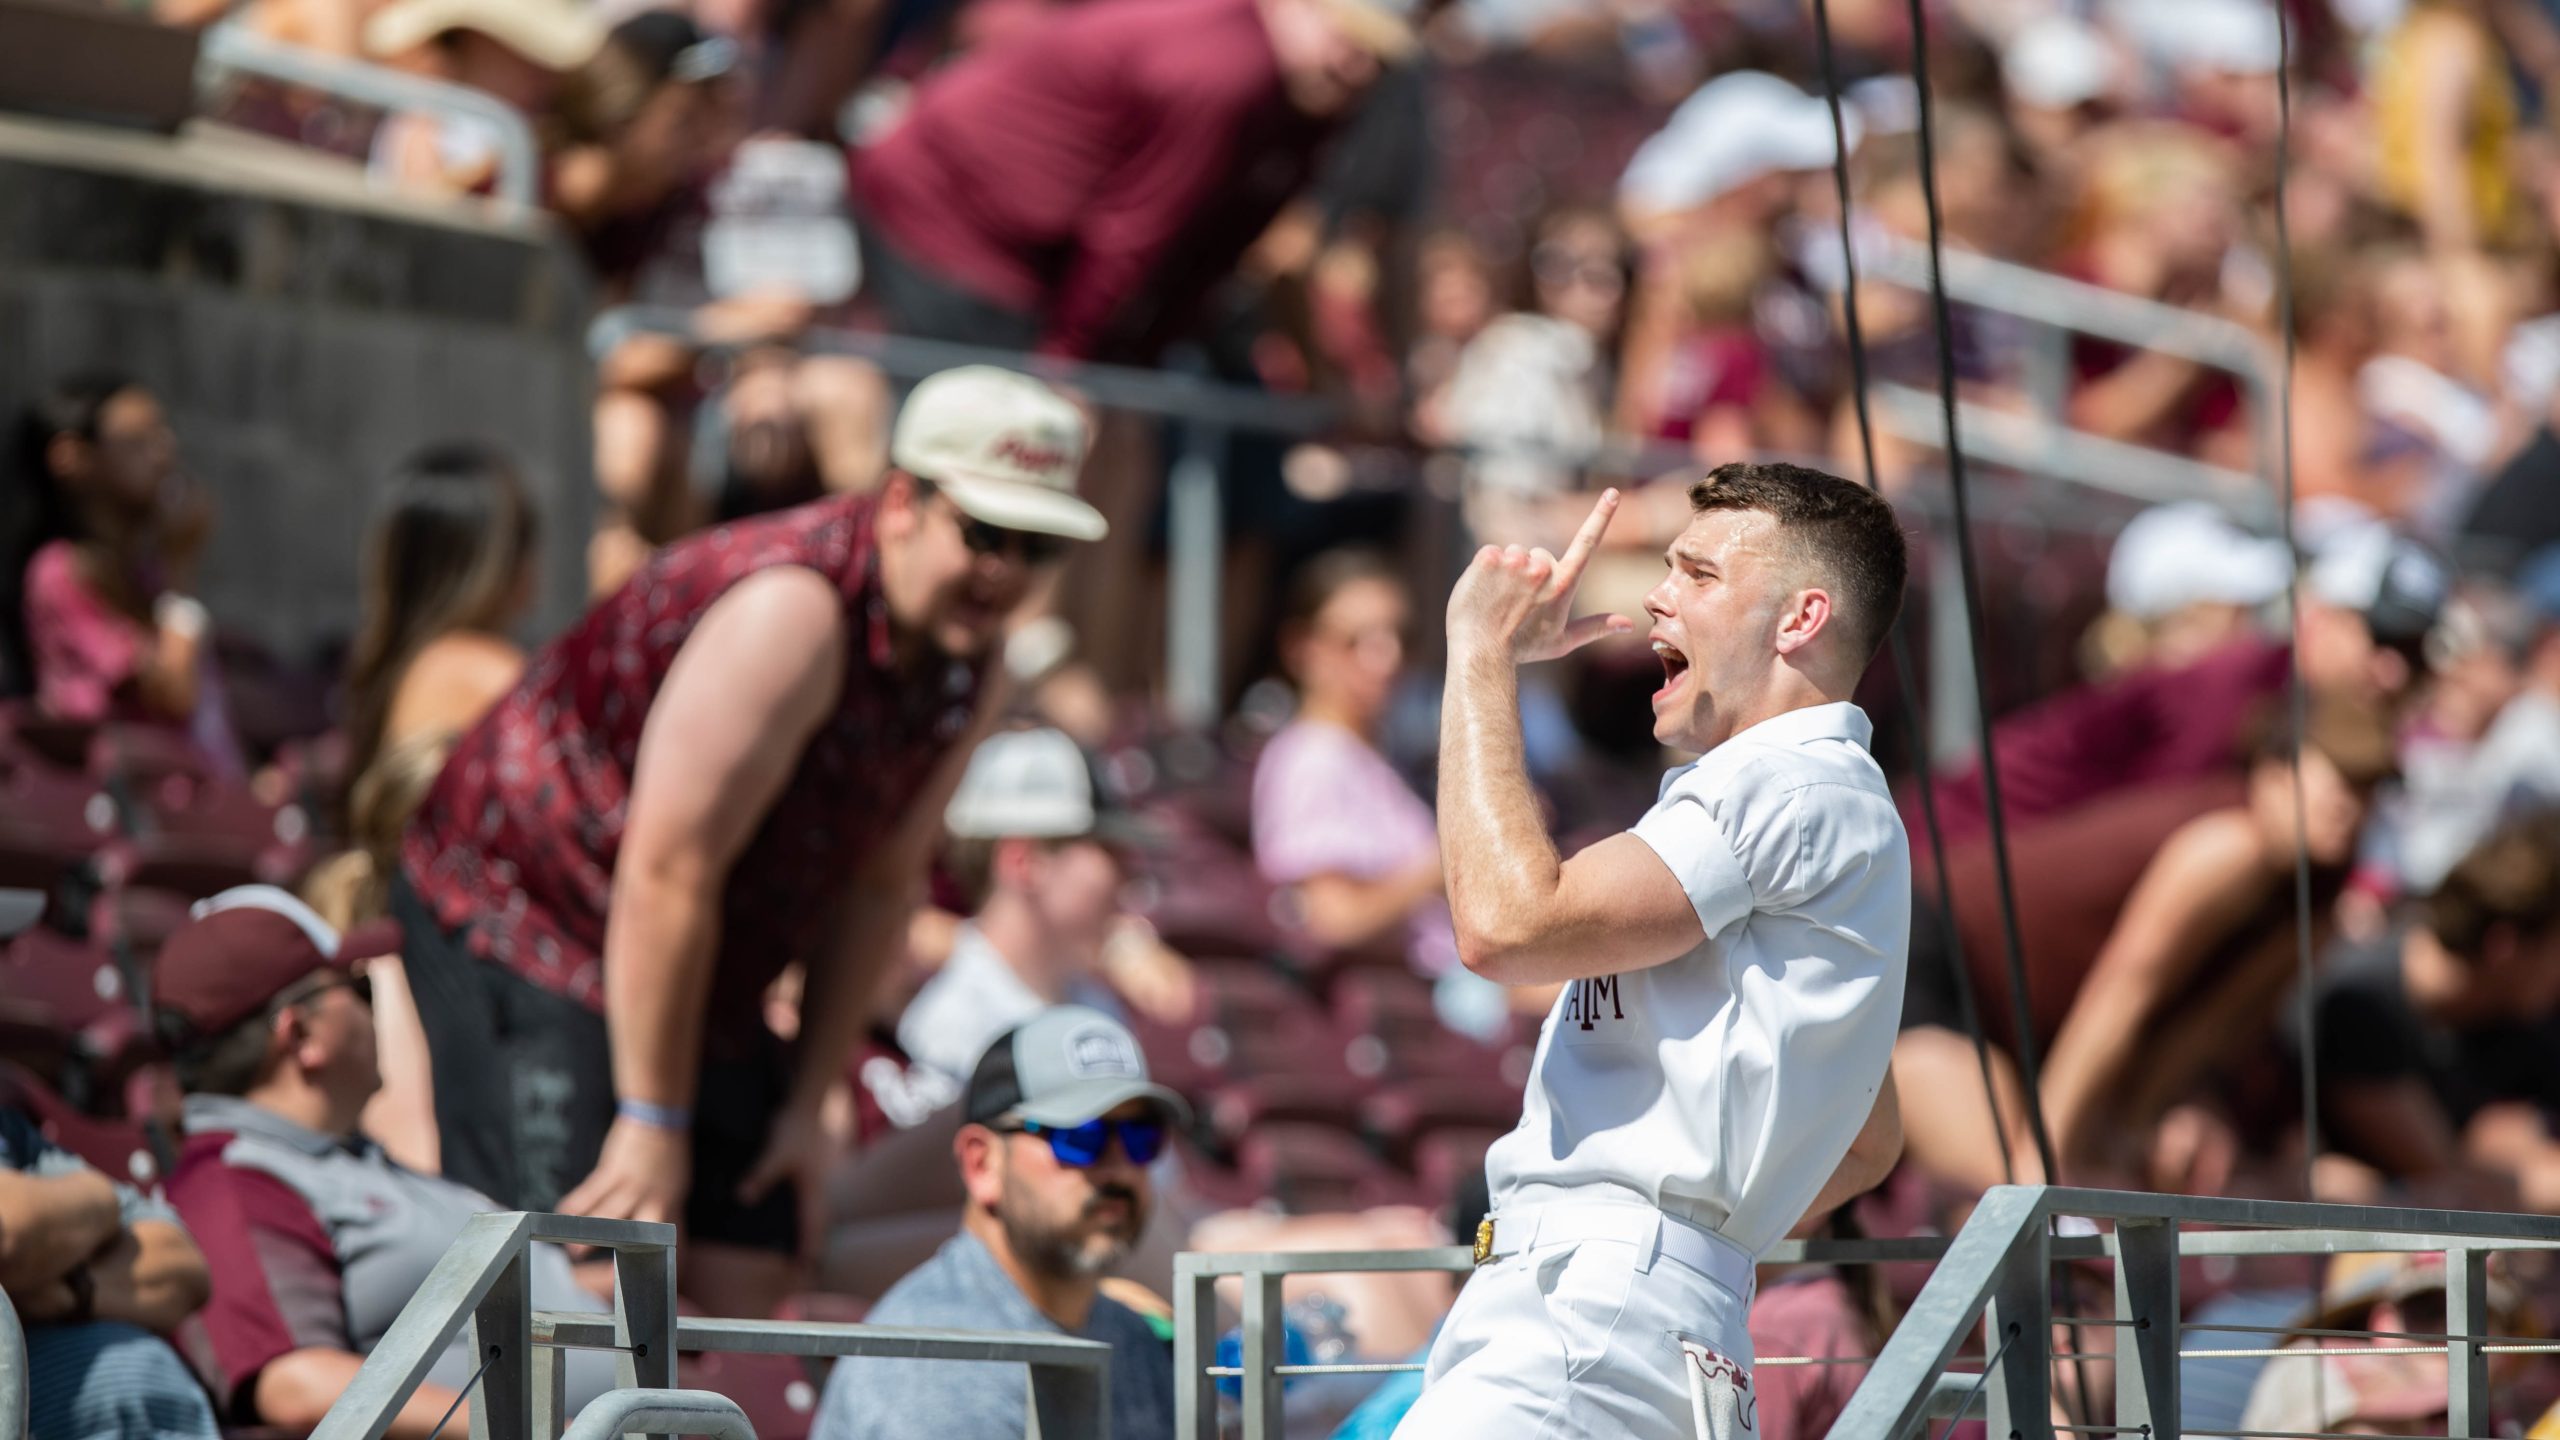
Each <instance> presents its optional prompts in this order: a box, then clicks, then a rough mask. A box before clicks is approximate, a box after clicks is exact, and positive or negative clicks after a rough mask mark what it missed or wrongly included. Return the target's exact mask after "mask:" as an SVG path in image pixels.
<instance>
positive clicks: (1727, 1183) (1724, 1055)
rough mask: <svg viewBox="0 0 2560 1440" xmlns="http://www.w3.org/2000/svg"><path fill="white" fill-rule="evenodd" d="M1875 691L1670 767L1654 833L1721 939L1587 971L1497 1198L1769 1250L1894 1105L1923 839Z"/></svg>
mask: <svg viewBox="0 0 2560 1440" xmlns="http://www.w3.org/2000/svg"><path fill="white" fill-rule="evenodd" d="M1870 733H1871V730H1870V726H1869V725H1868V722H1867V717H1866V715H1865V713H1864V712H1862V711H1860V710H1859V709H1858V708H1857V707H1856V706H1854V705H1849V704H1845V703H1843V704H1832V705H1817V706H1811V707H1808V708H1806V709H1802V710H1792V711H1789V712H1787V713H1786V714H1784V715H1780V716H1777V717H1776V718H1774V719H1770V720H1765V721H1763V722H1761V723H1760V724H1758V725H1754V726H1752V727H1751V728H1750V729H1748V730H1745V731H1743V732H1742V733H1741V734H1739V735H1736V736H1734V737H1733V738H1731V739H1730V740H1727V741H1726V742H1725V743H1723V744H1722V745H1719V746H1717V747H1716V748H1715V749H1714V750H1713V751H1710V752H1709V753H1708V754H1707V755H1706V756H1705V758H1703V759H1701V760H1699V761H1698V762H1697V763H1695V764H1693V765H1690V766H1687V767H1686V768H1683V769H1679V770H1674V771H1672V772H1671V773H1670V774H1668V775H1666V776H1664V777H1663V783H1662V793H1661V798H1660V799H1659V800H1657V801H1656V802H1655V804H1654V807H1653V808H1652V809H1651V810H1649V811H1647V812H1646V813H1645V816H1644V818H1643V819H1642V820H1639V821H1638V822H1636V826H1635V830H1634V833H1635V835H1636V838H1638V839H1640V840H1642V841H1644V842H1645V843H1646V844H1647V845H1649V846H1651V847H1652V848H1653V851H1654V853H1655V854H1657V855H1659V856H1660V857H1661V858H1662V862H1663V863H1664V864H1665V865H1667V866H1669V867H1670V869H1671V873H1672V874H1673V875H1676V876H1678V877H1679V880H1680V884H1681V886H1682V888H1683V889H1685V890H1687V891H1688V893H1689V903H1690V904H1692V905H1693V906H1695V907H1696V908H1697V912H1698V923H1699V924H1700V926H1701V927H1702V928H1704V930H1705V931H1706V936H1707V938H1706V941H1705V943H1704V944H1702V945H1700V946H1699V947H1698V948H1697V949H1695V950H1692V951H1690V952H1689V953H1688V954H1687V955H1684V956H1682V957H1681V958H1679V959H1677V960H1674V961H1672V962H1671V963H1669V964H1667V965H1657V966H1653V967H1651V968H1648V969H1642V970H1634V971H1628V972H1626V973H1622V974H1607V973H1605V972H1607V971H1608V970H1609V968H1610V967H1609V964H1608V959H1607V957H1605V956H1594V957H1592V958H1593V964H1592V969H1593V971H1594V972H1595V973H1598V976H1599V978H1595V979H1590V980H1578V981H1575V982H1573V983H1572V984H1570V985H1567V986H1566V987H1565V989H1564V993H1563V994H1561V995H1559V996H1558V997H1557V998H1556V1004H1555V1008H1554V1009H1553V1010H1552V1011H1550V1012H1549V1013H1548V1015H1547V1020H1546V1026H1545V1028H1544V1030H1543V1031H1542V1032H1541V1033H1540V1035H1539V1037H1538V1054H1537V1060H1536V1062H1535V1064H1534V1065H1533V1066H1532V1068H1531V1070H1530V1074H1529V1091H1528V1098H1527V1103H1526V1105H1525V1106H1524V1107H1523V1112H1522V1114H1521V1117H1520V1125H1519V1128H1517V1129H1515V1130H1513V1131H1512V1132H1511V1133H1510V1134H1508V1135H1506V1136H1504V1137H1503V1138H1502V1139H1501V1140H1500V1141H1499V1142H1497V1143H1496V1144H1495V1145H1494V1147H1493V1150H1492V1152H1491V1153H1490V1154H1489V1155H1488V1156H1487V1157H1486V1162H1485V1163H1486V1168H1487V1172H1488V1176H1489V1178H1490V1180H1491V1182H1492V1187H1493V1199H1494V1206H1495V1209H1496V1210H1500V1209H1501V1208H1502V1207H1504V1206H1507V1205H1539V1204H1548V1203H1554V1202H1558V1201H1565V1200H1612V1199H1614V1200H1635V1201H1641V1202H1644V1203H1648V1204H1654V1205H1659V1206H1660V1207H1662V1208H1663V1209H1664V1210H1665V1211H1668V1212H1670V1213H1671V1214H1674V1215H1677V1216H1679V1217H1681V1218H1683V1219H1686V1220H1689V1221H1692V1222H1694V1223H1696V1224H1699V1225H1703V1226H1706V1227H1707V1228H1709V1229H1712V1230H1716V1231H1719V1232H1721V1233H1722V1234H1723V1235H1724V1236H1725V1237H1726V1238H1727V1239H1730V1240H1732V1241H1734V1242H1735V1243H1736V1244H1738V1245H1741V1246H1742V1247H1744V1248H1745V1249H1748V1250H1750V1251H1751V1252H1752V1253H1754V1254H1760V1253H1762V1252H1765V1251H1766V1250H1767V1249H1768V1248H1769V1247H1770V1246H1772V1245H1774V1244H1776V1243H1777V1242H1778V1241H1780V1240H1782V1239H1784V1238H1786V1233H1787V1231H1788V1230H1789V1229H1790V1228H1792V1227H1793V1226H1794V1224H1795V1222H1796V1221H1797V1220H1798V1219H1799V1218H1801V1217H1802V1216H1803V1214H1804V1211H1805V1209H1806V1207H1808V1206H1810V1205H1811V1204H1812V1203H1813V1201H1814V1198H1815V1197H1816V1196H1817V1195H1818V1194H1820V1193H1821V1190H1822V1186H1823V1182H1824V1181H1826V1180H1828V1179H1829V1178H1830V1177H1831V1172H1832V1171H1833V1170H1835V1169H1837V1168H1838V1166H1839V1164H1840V1160H1841V1157H1842V1156H1844V1155H1846V1154H1847V1153H1848V1151H1849V1145H1850V1143H1851V1142H1852V1141H1853V1140H1855V1139H1856V1138H1857V1135H1858V1131H1859V1128H1860V1127H1861V1126H1863V1125H1864V1124H1865V1123H1866V1119H1867V1114H1868V1112H1869V1110H1871V1109H1872V1108H1873V1106H1874V1102H1875V1097H1876V1091H1877V1088H1878V1087H1879V1086H1880V1085H1881V1084H1882V1083H1883V1080H1884V1073H1885V1067H1886V1064H1887V1063H1888V1062H1889V1061H1890V1059H1891V1058H1892V1053H1893V1037H1894V1031H1895V1028H1896V1026H1897V1024H1898V1023H1899V1019H1900V1016H1901V1011H1902V982H1903V965H1904V960H1905V952H1906V949H1907V947H1908V945H1909V941H1910V934H1911V852H1910V846H1909V843H1908V842H1907V841H1906V840H1905V838H1904V836H1903V833H1902V820H1901V817H1900V816H1899V815H1898V814H1897V813H1896V811H1895V810H1894V805H1893V797H1892V795H1891V793H1890V792H1889V791H1888V790H1887V788H1886V786H1885V780H1884V772H1883V771H1882V770H1880V769H1879V768H1877V765H1876V762H1875V759H1874V757H1873V756H1871V755H1869V754H1868V753H1867V749H1866V745H1867V740H1868V736H1869V734H1870Z"/></svg>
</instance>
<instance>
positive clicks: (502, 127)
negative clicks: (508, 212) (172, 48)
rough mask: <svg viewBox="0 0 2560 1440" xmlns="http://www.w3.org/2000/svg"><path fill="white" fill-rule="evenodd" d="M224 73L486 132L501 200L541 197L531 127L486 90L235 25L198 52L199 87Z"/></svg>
mask: <svg viewBox="0 0 2560 1440" xmlns="http://www.w3.org/2000/svg"><path fill="white" fill-rule="evenodd" d="M225 71H237V72H240V73H242V74H248V75H258V76H263V77H265V78H266V79H269V80H279V81H282V82H284V83H285V84H287V85H299V86H302V87H305V88H307V89H312V90H320V91H325V92H327V93H328V94H331V95H337V96H342V97H344V98H346V99H349V100H354V101H356V102H358V103H360V104H364V105H369V106H373V107H375V108H378V109H383V110H423V111H428V112H431V113H436V114H443V115H452V116H458V117H462V118H466V119H468V120H470V121H471V122H472V123H474V124H477V125H483V126H486V127H488V130H489V132H490V139H491V143H493V144H494V145H495V146H496V147H497V150H498V173H497V178H496V181H495V187H496V196H497V199H498V200H499V201H500V202H501V203H503V204H505V205H508V206H511V207H513V208H515V209H518V210H530V209H532V208H533V204H534V201H535V200H536V198H537V197H538V196H539V193H540V188H541V178H542V153H541V151H540V149H539V148H537V147H536V146H535V144H534V143H533V125H532V123H531V122H530V121H528V120H526V119H525V117H524V115H523V114H522V113H521V112H519V111H518V110H517V109H516V108H515V107H514V106H512V105H509V104H508V103H507V102H505V101H503V100H501V99H499V98H498V97H496V96H495V95H491V94H488V93H487V92H485V91H480V90H474V89H472V88H470V87H469V86H466V85H453V84H448V83H446V82H444V81H441V80H430V79H427V78H426V77H424V76H420V75H409V74H404V73H403V72H401V71H398V70H390V69H385V68H384V67H382V66H380V65H368V64H366V63H364V62H363V61H360V60H349V59H345V58H343V57H341V56H336V55H331V54H327V53H325V52H323V51H319V50H312V49H307V48H305V47H303V46H300V45H287V44H285V43H284V42H282V41H279V40H271V39H269V38H267V37H266V36H264V35H261V34H259V33H257V32H256V31H254V30H251V29H249V28H248V27H247V26H246V25H243V24H241V23H240V22H239V21H237V20H225V21H222V22H221V23H219V24H216V25H214V26H211V27H210V28H208V29H207V30H206V31H205V32H204V36H203V39H202V41H201V43H200V47H199V49H198V51H197V60H196V88H197V89H198V90H199V91H203V90H207V89H211V88H212V87H213V86H214V85H215V84H216V83H218V82H219V80H220V79H221V77H222V74H223V72H225Z"/></svg>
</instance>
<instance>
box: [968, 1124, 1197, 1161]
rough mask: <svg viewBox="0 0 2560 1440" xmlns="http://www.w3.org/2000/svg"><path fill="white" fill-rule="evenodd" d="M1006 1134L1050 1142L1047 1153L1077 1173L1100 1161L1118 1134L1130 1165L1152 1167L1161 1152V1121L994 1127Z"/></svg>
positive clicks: (1162, 1147)
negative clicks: (1112, 1139)
mask: <svg viewBox="0 0 2560 1440" xmlns="http://www.w3.org/2000/svg"><path fill="white" fill-rule="evenodd" d="M995 1128H996V1129H998V1130H1001V1131H1004V1132H1006V1133H1008V1134H1022V1135H1037V1136H1039V1137H1040V1138H1041V1139H1043V1140H1046V1141H1048V1142H1049V1153H1050V1154H1051V1155H1053V1156H1056V1157H1057V1161H1058V1163H1059V1164H1061V1165H1070V1166H1073V1167H1075V1168H1076V1169H1078V1170H1082V1169H1085V1168H1087V1167H1089V1166H1092V1165H1098V1164H1100V1163H1101V1162H1102V1156H1103V1153H1104V1152H1105V1151H1107V1150H1109V1149H1110V1148H1111V1137H1112V1135H1113V1133H1115V1132H1117V1133H1118V1135H1119V1136H1120V1148H1121V1149H1122V1150H1123V1151H1125V1152H1127V1154H1128V1156H1129V1163H1130V1164H1132V1165H1152V1164H1154V1163H1155V1162H1156V1157H1157V1156H1158V1155H1161V1154H1163V1153H1164V1135H1165V1129H1164V1122H1163V1121H1161V1120H1087V1121H1086V1122H1084V1123H1083V1124H1081V1125H1043V1124H1041V1123H1040V1122H1039V1121H1037V1120H1017V1121H1015V1122H1014V1123H1012V1124H1010V1125H999V1126H997V1127H995Z"/></svg>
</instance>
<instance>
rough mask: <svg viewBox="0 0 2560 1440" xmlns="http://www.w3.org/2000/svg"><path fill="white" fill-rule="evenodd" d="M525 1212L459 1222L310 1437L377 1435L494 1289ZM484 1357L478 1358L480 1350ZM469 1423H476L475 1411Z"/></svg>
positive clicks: (526, 1220)
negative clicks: (441, 1255) (457, 1229)
mask: <svg viewBox="0 0 2560 1440" xmlns="http://www.w3.org/2000/svg"><path fill="white" fill-rule="evenodd" d="M531 1228H532V1217H531V1216H529V1215H525V1214H523V1213H521V1212H512V1213H501V1214H493V1215H474V1216H472V1217H471V1219H470V1221H469V1223H467V1224H465V1225H464V1226H463V1227H462V1234H461V1236H460V1237H459V1238H457V1239H456V1240H455V1241H454V1242H453V1248H452V1249H449V1250H447V1251H445V1252H444V1258H443V1259H442V1260H439V1261H437V1262H436V1268H435V1269H433V1270H431V1271H429V1272H427V1283H425V1284H424V1285H421V1286H419V1287H418V1293H417V1294H416V1295H415V1296H414V1297H412V1298H411V1299H410V1301H409V1303H408V1304H407V1305H405V1306H403V1307H401V1310H400V1318H398V1319H396V1320H394V1321H392V1322H391V1328H390V1329H389V1330H387V1331H385V1332H384V1333H383V1336H382V1339H381V1341H380V1342H378V1343H377V1344H375V1346H374V1347H373V1353H372V1354H370V1355H367V1356H366V1357H365V1361H364V1366H363V1368H361V1369H359V1370H357V1371H356V1377H355V1379H353V1380H351V1381H349V1382H347V1388H346V1389H345V1390H343V1391H341V1392H340V1393H339V1395H338V1399H337V1403H335V1404H333V1405H331V1406H330V1407H329V1413H328V1414H326V1415H323V1416H321V1417H320V1423H319V1425H317V1426H316V1427H314V1428H313V1430H312V1432H311V1440H382V1436H383V1433H384V1432H385V1431H387V1430H389V1429H390V1428H391V1420H392V1417H393V1416H395V1415H397V1414H399V1413H400V1406H401V1405H402V1404H403V1403H404V1402H405V1401H407V1399H408V1398H409V1396H411V1395H413V1394H415V1393H416V1392H417V1389H418V1382H420V1381H422V1380H424V1379H426V1378H427V1372H428V1371H429V1370H430V1369H432V1368H433V1367H434V1365H435V1363H436V1357H438V1356H440V1355H442V1354H443V1353H444V1351H445V1347H446V1346H448V1345H451V1344H452V1343H453V1338H454V1337H455V1336H456V1335H459V1334H461V1333H462V1329H463V1326H464V1325H465V1324H466V1323H467V1322H468V1321H469V1319H470V1317H471V1312H472V1311H473V1310H474V1309H475V1308H476V1307H477V1306H478V1305H479V1303H480V1301H481V1300H482V1298H484V1297H485V1296H487V1295H488V1293H489V1292H490V1290H491V1289H492V1288H494V1287H495V1286H496V1285H497V1283H498V1279H499V1276H500V1275H502V1274H503V1273H504V1272H505V1271H506V1269H507V1267H508V1265H509V1264H510V1263H512V1262H513V1261H515V1260H516V1258H517V1257H518V1256H519V1255H521V1254H522V1253H523V1251H524V1246H525V1234H526V1232H527V1231H528V1230H530V1229H531ZM484 1358H485V1356H484ZM480 1408H482V1407H474V1410H473V1428H474V1429H475V1430H477V1429H478V1428H479V1425H478V1421H479V1414H478V1412H479V1409H480Z"/></svg>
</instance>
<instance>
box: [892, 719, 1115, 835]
mask: <svg viewBox="0 0 2560 1440" xmlns="http://www.w3.org/2000/svg"><path fill="white" fill-rule="evenodd" d="M942 823H943V825H944V827H945V828H947V829H949V830H950V832H951V833H952V835H953V836H955V837H957V838H959V839H962V840H1074V839H1079V838H1082V837H1084V836H1088V835H1090V836H1094V837H1096V838H1098V839H1100V840H1103V841H1105V842H1106V843H1110V844H1115V845H1127V846H1135V847H1142V848H1143V847H1145V846H1148V845H1150V844H1151V843H1152V842H1153V840H1154V838H1155V837H1154V835H1153V833H1152V832H1151V831H1149V829H1148V828H1147V826H1146V825H1145V824H1144V822H1142V821H1141V820H1139V819H1138V818H1137V817H1135V816H1133V815H1130V814H1128V813H1126V812H1125V811H1121V810H1118V809H1115V808H1113V807H1112V806H1110V805H1109V804H1107V803H1105V802H1104V801H1103V800H1102V798H1101V797H1100V796H1098V795H1097V794H1096V793H1095V791H1094V786H1093V767H1092V766H1090V765H1088V764H1087V763H1086V762H1085V758H1084V750H1083V747H1081V746H1079V745H1077V744H1076V742H1075V741H1074V740H1073V739H1070V738H1069V737H1068V736H1067V735H1066V733H1065V732H1063V731H1059V730H1012V731H1006V732H1004V733H1002V734H997V735H990V736H988V737H987V738H986V739H984V740H982V741H980V742H979V743H978V752H977V753H976V754H974V755H972V756H970V757H969V769H968V771H967V773H965V774H963V775H962V776H961V777H960V788H959V789H958V791H956V792H955V793H954V794H953V795H952V797H951V803H950V805H949V806H947V807H946V808H945V809H944V810H943V812H942Z"/></svg>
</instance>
